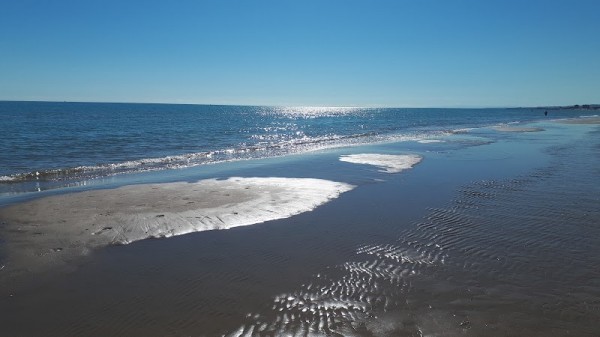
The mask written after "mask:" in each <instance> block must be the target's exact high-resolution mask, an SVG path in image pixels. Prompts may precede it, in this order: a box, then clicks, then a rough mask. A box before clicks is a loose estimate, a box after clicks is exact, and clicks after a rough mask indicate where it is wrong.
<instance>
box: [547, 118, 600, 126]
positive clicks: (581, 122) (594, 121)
mask: <svg viewBox="0 0 600 337" xmlns="http://www.w3.org/2000/svg"><path fill="white" fill-rule="evenodd" d="M557 122H558V123H562V124H579V125H596V124H600V117H585V118H573V119H563V120H559V121H557Z"/></svg>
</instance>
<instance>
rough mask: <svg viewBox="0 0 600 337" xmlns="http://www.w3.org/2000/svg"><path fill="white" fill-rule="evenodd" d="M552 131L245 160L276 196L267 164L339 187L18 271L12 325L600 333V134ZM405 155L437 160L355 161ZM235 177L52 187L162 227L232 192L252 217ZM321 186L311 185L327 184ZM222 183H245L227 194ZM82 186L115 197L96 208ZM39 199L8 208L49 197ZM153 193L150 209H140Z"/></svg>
mask: <svg viewBox="0 0 600 337" xmlns="http://www.w3.org/2000/svg"><path fill="white" fill-rule="evenodd" d="M533 127H536V128H537V127H538V126H533ZM540 127H542V126H540ZM543 128H544V129H545V130H546V131H545V132H533V133H531V134H527V140H526V141H523V139H522V138H523V137H524V135H519V134H514V135H513V134H511V133H508V134H501V133H498V132H495V131H490V132H489V133H486V132H485V131H481V132H480V133H477V132H478V131H477V130H476V131H474V132H473V133H475V135H474V136H472V137H473V141H471V142H468V141H461V142H454V143H453V142H451V141H448V142H443V143H426V144H420V143H416V142H415V143H414V144H407V143H398V144H385V145H376V146H371V147H368V148H365V149H341V150H336V151H331V152H324V153H320V154H314V155H310V156H305V157H302V159H299V160H297V161H289V162H288V161H285V160H281V161H277V160H273V161H271V162H269V164H268V165H266V164H265V165H256V166H248V167H246V168H244V169H243V170H241V171H239V172H244V173H245V175H247V176H248V177H256V176H261V175H262V176H264V177H265V178H267V180H260V181H258V180H257V181H256V184H257V185H252V186H250V187H251V188H250V189H249V190H250V191H251V190H253V189H254V188H255V187H256V189H258V186H264V185H268V186H271V187H268V188H267V190H269V193H267V194H268V195H269V196H268V197H266V199H264V200H262V199H261V200H262V201H261V202H260V204H261V205H262V203H263V202H267V203H268V202H269V201H270V200H273V199H272V198H274V197H281V196H282V195H288V192H285V193H284V192H282V190H285V188H283V187H281V186H279V185H277V184H276V185H269V183H268V182H269V181H272V180H269V179H270V178H268V177H273V176H280V177H282V178H283V177H287V178H285V179H282V180H283V181H288V180H287V179H289V178H294V179H299V178H297V177H310V176H312V177H314V178H319V179H321V180H319V183H318V184H316V185H320V184H321V183H322V182H330V183H331V184H334V186H337V189H335V188H334V189H330V188H325V189H324V190H319V192H315V194H316V195H317V196H319V197H320V198H322V199H319V200H325V201H326V202H322V203H313V204H311V205H313V206H311V207H309V206H303V207H302V209H307V211H304V212H300V211H298V212H297V213H294V214H295V215H293V216H290V217H279V218H276V219H274V220H271V221H266V222H262V223H257V224H255V225H252V226H239V227H231V228H230V229H227V230H207V231H201V232H195V233H189V234H187V235H179V236H172V237H169V238H164V239H157V240H139V241H134V240H131V241H132V242H131V243H129V244H122V245H109V246H102V245H101V246H97V248H95V249H92V250H91V251H90V252H89V255H88V256H87V258H86V260H85V261H83V262H81V263H74V264H73V265H76V268H75V269H73V270H71V271H68V272H64V271H61V272H60V273H52V271H46V272H44V273H30V274H29V278H30V279H31V278H34V279H36V280H33V281H30V283H29V284H28V285H27V286H20V287H12V285H10V284H9V285H10V286H11V287H10V289H9V290H10V291H9V292H8V293H6V294H2V296H1V297H0V311H1V312H3V315H2V317H1V318H0V323H1V324H2V327H3V329H4V331H6V333H8V334H9V335H11V336H65V335H72V336H79V335H82V336H83V335H85V336H109V335H110V336H119V335H121V336H181V335H190V336H236V337H237V336H285V335H290V336H326V335H334V336H340V335H341V336H419V335H421V336H425V335H427V336H534V337H537V336H570V335H577V336H597V335H599V334H600V329H599V328H598V326H597V321H598V320H599V319H600V314H599V313H600V295H599V294H600V284H599V283H598V282H597V280H599V279H600V270H598V268H596V266H597V265H599V264H600V260H599V258H600V250H599V248H598V247H600V228H598V226H597V224H598V219H600V209H599V208H598V205H599V204H600V200H599V199H598V196H599V195H600V186H598V184H597V183H596V182H597V181H598V179H600V171H598V167H599V164H600V157H599V155H598V151H597V148H598V146H599V145H600V144H599V141H600V137H599V136H600V129H598V128H597V127H594V125H589V124H587V125H566V126H565V125H560V124H557V127H554V126H553V125H550V124H549V125H543ZM461 137H465V139H468V138H469V137H471V136H469V135H461ZM495 137H497V138H495ZM483 139H485V140H486V141H485V142H484V141H482V140H483ZM461 140H462V138H461ZM461 144H462V145H461ZM474 144H478V145H474ZM406 153H414V154H419V155H420V156H422V157H423V160H422V161H421V162H419V164H418V165H416V166H414V167H412V168H410V169H407V170H403V171H401V172H399V173H395V174H390V173H389V172H387V169H386V167H385V166H384V165H381V163H375V162H374V161H371V164H366V163H351V162H344V161H340V158H352V156H354V158H361V162H364V160H363V159H365V158H364V154H371V155H373V154H377V157H378V158H382V157H381V155H384V154H385V155H396V156H397V155H405V154H406ZM498 154H501V155H498ZM361 155H363V156H362V157H361ZM390 158H394V157H390ZM371 159H373V158H371ZM239 172H238V173H239ZM249 179H250V180H248V182H250V181H252V179H258V178H249ZM294 179H292V180H293V181H295V180H294ZM206 181H207V182H210V184H212V183H215V184H216V183H217V182H218V181H213V180H211V179H209V180H206ZM223 181H224V182H226V183H225V185H214V186H215V190H217V191H218V192H219V193H216V192H215V194H210V195H211V197H210V198H207V199H202V198H200V199H197V198H198V195H197V194H195V193H193V192H194V191H191V190H190V189H189V188H188V187H189V186H187V185H185V184H188V185H191V186H194V184H190V183H176V184H164V185H163V184H153V185H142V186H131V187H123V188H119V189H115V190H104V191H103V190H98V191H88V192H82V193H79V194H66V195H59V196H53V197H51V198H55V199H52V200H54V202H53V203H52V204H53V207H59V208H60V209H62V210H68V209H71V207H72V205H77V204H78V203H79V206H77V207H80V208H81V211H82V212H87V213H86V214H88V215H89V214H91V213H94V214H96V213H97V214H100V213H102V214H105V213H106V212H107V211H109V209H115V208H119V207H120V209H128V210H129V213H131V212H133V213H135V212H138V211H139V214H144V215H145V216H146V218H144V219H145V220H144V223H156V224H160V222H161V221H162V220H166V219H168V220H169V221H168V223H177V222H178V221H179V220H178V218H176V217H169V218H167V215H168V213H178V212H184V213H185V212H194V211H193V209H197V208H196V207H191V206H189V205H188V204H187V202H189V201H197V202H199V200H205V202H206V206H205V207H206V209H218V210H223V209H227V211H226V214H229V213H230V212H231V211H233V208H228V207H226V206H225V205H236V206H235V207H237V208H241V206H239V205H248V207H249V210H248V211H251V212H254V210H252V207H253V206H252V205H255V204H252V200H255V198H257V197H259V195H262V194H260V193H258V194H255V192H250V191H247V190H246V189H245V187H244V186H246V187H247V185H244V184H247V183H242V182H244V181H245V180H241V181H240V182H239V183H238V182H236V183H233V182H231V181H230V182H227V180H221V182H223ZM333 181H336V182H342V183H343V184H342V185H336V183H333ZM306 182H307V181H304V180H299V181H298V184H299V185H300V186H305V185H306V188H307V189H309V190H312V191H314V186H313V185H312V184H306ZM345 184H347V185H345ZM160 185H163V187H165V189H164V190H161V193H160V194H161V197H156V198H155V199H153V198H152V197H150V198H149V196H150V195H151V194H152V191H154V190H152V187H150V186H154V187H156V186H160ZM299 185H294V184H289V185H285V186H290V189H291V190H294V191H295V190H296V189H297V188H298V187H299ZM350 185H351V186H355V187H354V188H353V189H352V190H347V191H345V192H343V190H344V186H345V187H349V186H350ZM167 186H170V187H169V188H172V191H174V192H170V190H169V188H167ZM182 186H186V187H182ZM216 186H218V187H216ZM225 187H231V188H232V189H233V190H235V191H237V192H234V193H233V192H232V193H230V195H229V196H226V195H225V191H226V190H227V188H225ZM148 189H149V190H148ZM207 190H210V189H204V188H203V191H205V192H206V191H207ZM175 191H176V192H175ZM186 191H187V192H186ZM334 191H337V192H334ZM140 192H143V193H140ZM342 192H343V193H342ZM117 193H121V194H120V197H118V198H115V196H116V195H117ZM180 193H181V196H180V195H179V194H180ZM186 193H190V195H188V196H183V195H185V194H186ZM289 193H290V194H289V195H290V198H291V199H292V200H297V199H295V198H293V197H291V195H294V196H299V195H298V194H293V193H291V192H289ZM294 193H296V192H294ZM328 193H331V194H328ZM104 194H106V195H111V196H113V197H112V198H108V197H106V196H103V195H104ZM315 194H309V195H315ZM321 194H323V195H322V196H321ZM85 195H95V197H89V199H94V198H99V197H101V198H104V199H102V200H104V202H103V203H102V204H98V203H94V202H91V201H90V202H89V204H88V201H85V200H83V199H84V198H82V197H83V196H85ZM203 195H204V194H203ZM327 195H330V197H328V196H327ZM303 196H304V195H302V196H299V197H300V198H303ZM317 196H315V199H316V198H317ZM188 197H189V198H190V199H189V200H186V199H184V198H188ZM136 198H142V199H136ZM171 198H174V199H171ZM284 199H285V198H284ZM42 200H43V199H40V200H36V201H32V202H30V203H29V204H18V205H15V206H11V209H12V211H11V212H10V213H11V214H16V213H13V212H15V211H16V210H17V209H19V207H25V206H24V205H28V206H29V207H33V206H32V205H33V204H34V203H36V202H39V203H40V205H41V204H46V205H49V204H50V203H49V201H48V200H44V201H42ZM149 200H154V201H152V202H150V201H149ZM286 200H287V199H286ZM143 203H146V204H148V206H149V207H148V208H143V207H142V208H141V209H138V208H136V207H141V206H140V205H142V204H143ZM246 203H250V204H246ZM280 203H281V200H279V201H278V202H274V203H273V207H274V209H272V210H273V211H274V210H276V209H278V206H277V205H279V204H280ZM292 203H293V202H292ZM86 205H87V206H86ZM303 205H304V203H303ZM84 206H85V207H84ZM317 206H318V207H317ZM12 207H14V208H12ZM35 207H41V206H35ZM35 207H33V208H35ZM77 207H76V208H77ZM91 207H95V209H96V210H95V211H91V210H90V208H91ZM190 207H191V208H192V209H190ZM235 207H234V208H235ZM33 208H30V209H33ZM167 208H168V209H167ZM40 209H43V208H40ZM134 210H136V211H135V212H134ZM277 211H278V210H277ZM0 212H2V214H6V212H7V208H4V209H2V210H0ZM215 212H216V211H215ZM235 212H238V211H235ZM60 213H62V212H56V213H55V216H56V218H52V219H44V217H43V216H41V215H39V214H38V215H25V214H28V211H26V208H22V209H21V213H20V215H18V216H15V217H14V218H11V219H12V220H13V221H15V222H19V221H21V222H24V220H25V219H26V216H30V217H31V218H29V221H31V222H34V220H35V221H42V222H46V223H47V225H48V226H54V225H53V223H55V222H56V221H57V220H58V219H59V215H62V216H63V217H68V216H70V215H69V214H68V212H64V214H60ZM238 213H240V212H238ZM269 213H270V212H269ZM284 213H285V212H284ZM288 213H289V212H288ZM40 214H41V213H40ZM115 214H116V213H115ZM115 214H112V215H111V217H112V219H113V220H120V219H122V217H116V215H115ZM136 214H138V213H136ZM218 214H219V216H221V215H222V214H223V212H221V211H219V212H218ZM252 214H253V213H252ZM160 215H164V217H161V216H160ZM223 216H225V215H223ZM74 217H75V216H74ZM76 219H77V221H74V222H73V223H75V222H78V223H79V225H81V224H86V223H89V222H88V221H90V220H87V219H85V217H83V216H79V217H76ZM223 220H225V219H223ZM106 225H109V224H108V222H106V223H103V226H106ZM169 226H172V225H167V226H166V227H165V228H170V227H169ZM85 228H89V227H85V226H83V227H81V228H80V230H83V231H85ZM207 228H210V226H207ZM88 232H89V230H88ZM109 233H112V232H109ZM123 233H124V235H130V234H128V232H127V231H126V230H125V231H123ZM167 233H168V232H167ZM144 234H145V233H144ZM2 235H3V238H4V240H5V242H4V244H3V247H4V248H5V249H6V248H7V247H11V244H12V243H10V241H11V239H12V238H14V237H17V236H21V237H22V238H23V239H22V240H29V237H28V236H27V235H29V234H24V233H12V232H8V233H7V231H6V227H4V228H3V231H2ZM13 235H14V236H13ZM69 235H70V234H69ZM94 236H95V235H94ZM158 236H161V235H158ZM165 236H168V235H165ZM108 237H110V236H108ZM112 237H113V238H115V237H121V236H112ZM125 237H126V236H125ZM125 242H126V241H122V243H125ZM54 244H55V243H53V244H52V245H48V247H55V245H54ZM61 247H62V246H61ZM63 248H64V247H63ZM61 252H63V251H61ZM61 252H57V253H61ZM5 261H9V260H5ZM67 262H68V261H67ZM69 263H70V262H69ZM5 271H6V270H4V271H0V283H1V282H2V277H3V276H2V275H5V274H2V273H4V272H5ZM5 289H6V288H5Z"/></svg>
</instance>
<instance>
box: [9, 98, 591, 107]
mask: <svg viewBox="0 0 600 337" xmlns="http://www.w3.org/2000/svg"><path fill="white" fill-rule="evenodd" d="M0 102H27V103H84V104H162V105H199V106H241V107H269V108H282V107H285V108H338V109H534V108H566V107H569V108H574V107H576V106H578V107H582V106H591V107H600V104H596V103H584V104H580V103H576V104H567V105H535V106H517V105H515V106H498V105H489V106H483V105H479V106H469V105H464V106H460V105H458V106H413V107H410V106H385V105H381V106H375V105H373V106H349V105H276V104H264V105H260V104H232V103H182V102H177V103H175V102H135V101H131V102H119V101H67V100H62V101H60V100H8V99H0Z"/></svg>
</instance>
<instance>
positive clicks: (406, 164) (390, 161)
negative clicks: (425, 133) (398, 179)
mask: <svg viewBox="0 0 600 337" xmlns="http://www.w3.org/2000/svg"><path fill="white" fill-rule="evenodd" d="M422 159H423V158H422V157H421V156H419V155H416V154H401V155H396V154H377V153H361V154H350V155H345V156H341V157H340V160H341V161H344V162H348V163H353V164H365V165H373V166H377V167H379V168H381V170H380V172H387V173H398V172H402V171H404V170H407V169H410V168H412V167H413V166H415V165H417V164H418V163H419V162H421V160H422Z"/></svg>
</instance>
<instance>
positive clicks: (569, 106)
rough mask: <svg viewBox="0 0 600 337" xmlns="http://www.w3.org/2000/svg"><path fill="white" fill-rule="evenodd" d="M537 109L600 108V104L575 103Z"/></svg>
mask: <svg viewBox="0 0 600 337" xmlns="http://www.w3.org/2000/svg"><path fill="white" fill-rule="evenodd" d="M536 109H546V110H600V104H575V105H564V106H540V107H537V108H536Z"/></svg>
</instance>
